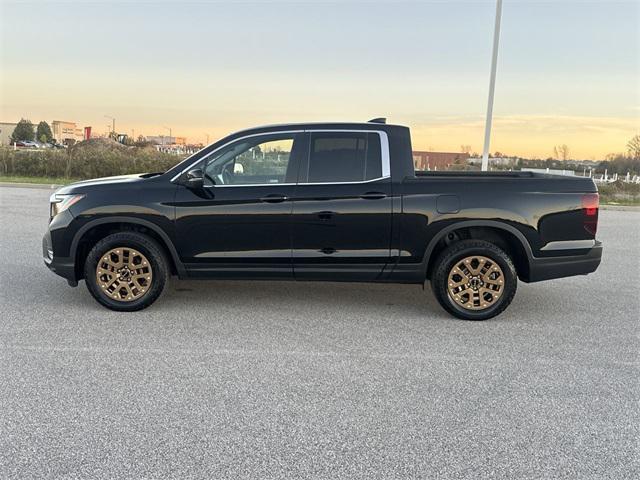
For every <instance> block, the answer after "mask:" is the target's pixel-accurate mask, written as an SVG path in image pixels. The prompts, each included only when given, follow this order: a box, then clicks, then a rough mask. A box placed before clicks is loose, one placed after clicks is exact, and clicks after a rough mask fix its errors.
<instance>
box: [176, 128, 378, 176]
mask: <svg viewBox="0 0 640 480" xmlns="http://www.w3.org/2000/svg"><path fill="white" fill-rule="evenodd" d="M316 132H320V133H343V132H346V133H377V134H378V138H379V139H380V156H381V160H382V176H381V177H378V178H372V179H371V180H360V181H354V182H305V183H301V182H296V183H247V184H244V185H205V186H206V187H208V188H212V187H216V188H224V187H271V186H291V185H350V184H359V183H371V182H377V181H380V180H384V179H386V178H390V177H391V157H390V155H389V136H388V135H387V132H385V131H383V130H358V129H340V128H328V129H316V128H312V129H308V130H282V131H280V132H263V133H254V134H251V135H245V136H243V137H238V138H236V139H233V140H230V141H228V142H227V143H225V144H223V145H221V146H219V147H218V148H216V149H215V150H213V151H211V152H209V153H208V154H207V155H205V156H204V157H202V158H200V159H198V160H197V161H195V162H193V163H191V164H190V165H189V166H188V167H186V168H184V169H183V170H182V171H181V172H180V173H178V174H177V175H175V176H174V177H173V178H172V179H171V181H172V182H173V181H174V180H176V179H177V178H178V177H179V176H180V175H182V174H183V173H184V172H186V171H187V170H189V169H190V168H191V167H192V166H193V164H194V163H198V162H200V161H203V160H205V159H207V158H208V157H209V156H211V155H213V154H214V153H216V152H217V151H219V150H221V149H223V148H225V147H226V146H228V145H230V144H232V143H235V142H237V141H241V140H244V139H245V138H251V137H260V136H269V135H270V136H277V135H283V134H287V133H316Z"/></svg>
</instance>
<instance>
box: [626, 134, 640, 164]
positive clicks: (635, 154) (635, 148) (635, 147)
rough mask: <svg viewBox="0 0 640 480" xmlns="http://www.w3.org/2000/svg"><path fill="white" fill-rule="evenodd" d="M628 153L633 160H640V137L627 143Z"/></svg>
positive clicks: (637, 136)
mask: <svg viewBox="0 0 640 480" xmlns="http://www.w3.org/2000/svg"><path fill="white" fill-rule="evenodd" d="M627 151H628V152H629V156H630V157H631V158H640V135H636V136H634V137H633V138H632V139H631V140H629V143H627Z"/></svg>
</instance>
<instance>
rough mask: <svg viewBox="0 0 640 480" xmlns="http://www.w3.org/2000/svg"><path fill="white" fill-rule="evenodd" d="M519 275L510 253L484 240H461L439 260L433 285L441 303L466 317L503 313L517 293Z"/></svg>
mask: <svg viewBox="0 0 640 480" xmlns="http://www.w3.org/2000/svg"><path fill="white" fill-rule="evenodd" d="M517 283H518V276H517V274H516V269H515V267H514V266H513V262H512V261H511V258H509V255H507V254H506V253H505V252H504V251H503V250H502V249H500V248H499V247H497V246H496V245H494V244H493V243H490V242H487V241H484V240H462V241H460V242H456V243H454V244H452V245H450V246H449V247H447V248H446V249H445V250H444V251H443V252H442V253H441V254H440V256H439V257H438V259H437V260H436V264H435V268H434V270H433V274H432V275H431V288H432V290H433V293H434V295H435V296H436V299H437V300H438V302H439V303H440V305H442V307H443V308H444V309H445V310H446V311H448V312H449V313H451V314H452V315H455V316H456V317H458V318H462V319H464V320H486V319H488V318H492V317H495V316H496V315H499V314H500V313H502V312H503V311H504V310H505V309H506V308H507V307H508V306H509V304H510V303H511V301H512V300H513V297H514V296H515V294H516V289H517Z"/></svg>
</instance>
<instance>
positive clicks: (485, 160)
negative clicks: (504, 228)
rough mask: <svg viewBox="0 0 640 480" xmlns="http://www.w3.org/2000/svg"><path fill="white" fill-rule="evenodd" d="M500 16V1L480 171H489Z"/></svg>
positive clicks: (497, 5) (497, 6)
mask: <svg viewBox="0 0 640 480" xmlns="http://www.w3.org/2000/svg"><path fill="white" fill-rule="evenodd" d="M501 16H502V0H497V1H496V23H495V26H494V30H493V56H492V58H491V77H490V80H489V102H488V104H487V121H486V125H485V129H484V150H483V151H482V171H483V172H486V171H487V170H489V143H490V140H491V120H492V118H493V93H494V91H495V88H496V67H497V63H498V43H499V41H500V17H501Z"/></svg>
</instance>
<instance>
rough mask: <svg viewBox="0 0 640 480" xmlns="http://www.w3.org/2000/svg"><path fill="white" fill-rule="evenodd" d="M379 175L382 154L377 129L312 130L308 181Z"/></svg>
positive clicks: (332, 180) (352, 179)
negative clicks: (354, 130)
mask: <svg viewBox="0 0 640 480" xmlns="http://www.w3.org/2000/svg"><path fill="white" fill-rule="evenodd" d="M380 177H382V154H381V149H380V136H379V135H378V134H377V133H367V132H362V133H360V132H318V133H312V134H311V144H310V148H309V162H308V168H307V175H306V182H307V183H344V182H362V181H367V180H373V179H376V178H380ZM302 180H303V182H304V181H305V178H303V179H302Z"/></svg>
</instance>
